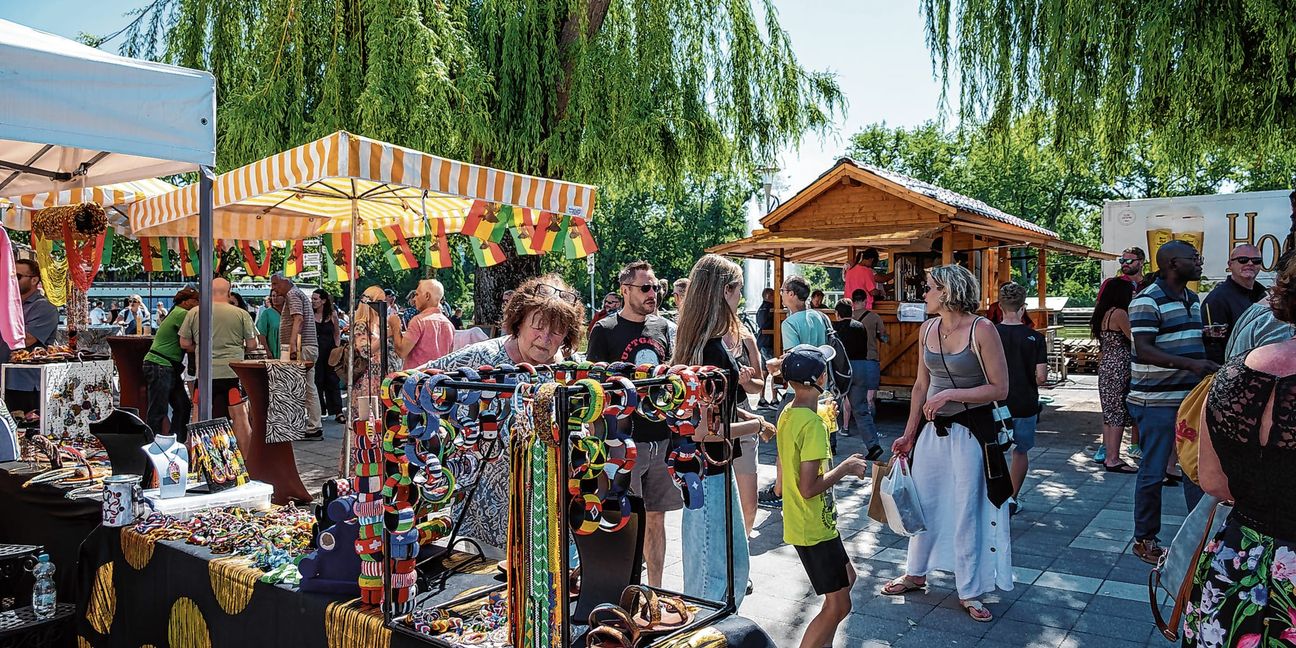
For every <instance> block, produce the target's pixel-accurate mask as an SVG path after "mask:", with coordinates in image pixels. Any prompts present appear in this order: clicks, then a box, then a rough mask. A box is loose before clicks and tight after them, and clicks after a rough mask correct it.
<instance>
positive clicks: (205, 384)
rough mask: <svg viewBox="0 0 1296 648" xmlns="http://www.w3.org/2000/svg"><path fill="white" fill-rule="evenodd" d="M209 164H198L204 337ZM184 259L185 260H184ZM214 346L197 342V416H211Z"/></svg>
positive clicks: (208, 321) (203, 327) (201, 329)
mask: <svg viewBox="0 0 1296 648" xmlns="http://www.w3.org/2000/svg"><path fill="white" fill-rule="evenodd" d="M213 179H214V175H213V173H212V169H211V167H209V166H206V165H202V166H199V167H198V239H199V243H198V254H199V255H200V257H201V258H200V259H199V260H198V261H199V265H198V268H199V270H198V285H199V286H201V289H200V291H199V301H198V334H199V336H200V339H202V340H211V339H212V338H211V330H212V294H211V290H212V278H213V277H212V273H213V271H214V270H215V268H213V267H212V243H213V240H214V239H213V237H212V208H213V205H212V180H213ZM182 262H183V260H182ZM211 390H212V349H211V345H210V344H200V345H198V420H200V421H207V420H210V419H211V417H212V392H211Z"/></svg>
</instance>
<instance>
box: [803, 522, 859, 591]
mask: <svg viewBox="0 0 1296 648" xmlns="http://www.w3.org/2000/svg"><path fill="white" fill-rule="evenodd" d="M796 551H797V555H798V556H800V557H801V565H802V566H803V567H805V570H806V575H808V576H810V585H811V586H812V587H814V591H815V594H820V595H823V594H832V593H833V592H836V591H837V590H839V589H842V588H843V587H850V584H851V583H850V558H849V557H847V556H846V546H845V545H843V544H842V541H841V536H837V537H836V538H833V539H831V540H824V541H823V542H820V543H819V544H816V545H811V546H809V547H802V546H799V545H798V546H797V548H796Z"/></svg>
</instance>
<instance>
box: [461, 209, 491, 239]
mask: <svg viewBox="0 0 1296 648" xmlns="http://www.w3.org/2000/svg"><path fill="white" fill-rule="evenodd" d="M496 211H497V210H496V208H495V205H492V204H490V203H488V202H486V201H485V200H474V201H473V204H472V207H470V208H469V209H468V217H467V218H465V219H464V224H463V227H462V228H460V230H459V233H460V234H465V235H467V236H471V237H473V238H475V239H480V240H482V241H489V240H491V236H493V235H494V233H495V225H496V224H498V223H499V216H498V214H497V213H496Z"/></svg>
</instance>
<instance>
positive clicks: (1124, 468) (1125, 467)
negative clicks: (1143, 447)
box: [1103, 461, 1138, 475]
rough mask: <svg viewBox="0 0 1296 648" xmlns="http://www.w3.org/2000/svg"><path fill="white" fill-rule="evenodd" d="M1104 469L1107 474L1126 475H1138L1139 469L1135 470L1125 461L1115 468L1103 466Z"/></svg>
mask: <svg viewBox="0 0 1296 648" xmlns="http://www.w3.org/2000/svg"><path fill="white" fill-rule="evenodd" d="M1103 469H1104V470H1106V471H1107V472H1114V473H1124V474H1126V475H1137V474H1138V468H1135V467H1134V466H1131V465H1129V464H1127V463H1125V462H1124V461H1122V462H1120V463H1118V464H1116V465H1115V466H1108V465H1107V464H1103Z"/></svg>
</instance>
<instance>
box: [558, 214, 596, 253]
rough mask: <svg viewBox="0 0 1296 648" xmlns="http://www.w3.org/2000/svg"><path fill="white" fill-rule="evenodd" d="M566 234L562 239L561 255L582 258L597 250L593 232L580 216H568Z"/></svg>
mask: <svg viewBox="0 0 1296 648" xmlns="http://www.w3.org/2000/svg"><path fill="white" fill-rule="evenodd" d="M568 219H569V220H568V223H569V224H568V227H567V228H566V229H567V236H566V237H565V238H564V239H563V256H564V257H565V258H568V259H583V258H585V257H587V256H589V255H591V254H594V253H595V252H597V251H598V244H597V243H595V242H594V234H593V233H591V232H590V228H589V224H588V223H586V222H585V219H584V218H581V217H580V216H569V217H568Z"/></svg>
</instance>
